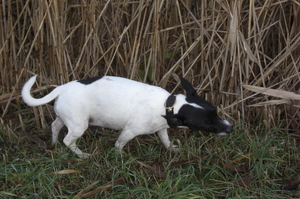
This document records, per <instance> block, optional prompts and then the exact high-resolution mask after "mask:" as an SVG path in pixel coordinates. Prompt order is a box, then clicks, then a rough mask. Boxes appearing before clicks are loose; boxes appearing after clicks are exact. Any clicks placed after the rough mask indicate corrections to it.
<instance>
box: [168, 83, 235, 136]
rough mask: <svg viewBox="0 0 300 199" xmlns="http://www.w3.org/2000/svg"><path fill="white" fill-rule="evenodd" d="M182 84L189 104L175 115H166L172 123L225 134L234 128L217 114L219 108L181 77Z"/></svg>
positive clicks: (194, 129)
mask: <svg viewBox="0 0 300 199" xmlns="http://www.w3.org/2000/svg"><path fill="white" fill-rule="evenodd" d="M181 85H182V87H183V88H184V90H185V91H186V93H187V96H186V101H187V102H188V103H187V104H185V105H183V106H182V107H180V109H179V111H178V113H177V114H175V115H171V116H164V117H165V118H166V119H167V120H168V121H170V124H172V125H173V126H170V127H175V126H185V127H188V128H189V129H191V130H193V131H198V130H203V131H208V132H211V133H214V134H220V135H225V134H228V133H230V132H231V131H232V130H233V128H232V126H231V125H230V124H229V122H227V121H226V120H223V119H221V118H220V117H219V116H218V114H217V108H216V107H215V106H213V105H211V104H210V103H209V102H208V101H206V100H205V99H203V98H201V97H200V96H198V95H197V92H196V90H195V89H194V87H193V86H192V84H191V83H190V82H188V81H187V80H186V79H184V78H182V79H181Z"/></svg>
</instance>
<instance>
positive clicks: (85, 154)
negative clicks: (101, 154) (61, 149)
mask: <svg viewBox="0 0 300 199" xmlns="http://www.w3.org/2000/svg"><path fill="white" fill-rule="evenodd" d="M77 155H78V157H79V158H81V159H87V158H89V157H90V156H91V155H92V154H90V153H82V154H77Z"/></svg>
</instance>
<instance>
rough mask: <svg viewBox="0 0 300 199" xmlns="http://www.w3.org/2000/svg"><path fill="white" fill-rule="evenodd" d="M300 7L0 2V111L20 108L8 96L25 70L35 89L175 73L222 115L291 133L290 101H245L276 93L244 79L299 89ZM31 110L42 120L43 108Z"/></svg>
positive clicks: (167, 81)
mask: <svg viewBox="0 0 300 199" xmlns="http://www.w3.org/2000/svg"><path fill="white" fill-rule="evenodd" d="M299 8H300V5H299V2H298V1H296V0H294V1H287V0H286V1H285V0H282V1H278V0H266V1H265V0H264V1H262V0H260V1H238V0H236V1H220V0H214V1H208V0H206V1H193V0H176V1H166V0H153V1H144V0H141V1H130V0H127V1H120V0H114V1H113V0H107V1H103V0H102V1H95V0H92V1H79V0H69V1H66V0H59V1H58V0H41V1H2V2H1V9H0V17H1V31H0V38H1V39H0V67H1V68H0V72H1V80H0V81H1V90H0V104H1V110H2V114H1V115H2V117H4V116H8V115H9V113H10V111H11V110H19V109H20V103H19V102H18V100H15V99H18V98H19V91H20V89H21V87H22V85H23V83H24V81H26V80H27V79H28V78H29V77H30V76H31V75H32V74H38V75H39V79H38V82H39V83H38V86H42V85H48V84H63V83H66V82H68V81H70V80H74V79H81V78H86V77H92V76H96V75H115V76H123V77H128V78H131V79H135V80H138V81H143V82H148V83H151V84H155V85H159V86H162V87H166V88H167V89H168V90H170V91H172V89H173V88H177V86H178V83H177V82H176V81H175V79H174V78H173V77H172V74H176V75H178V76H180V77H181V76H184V77H186V78H188V79H189V80H191V81H192V82H193V84H194V86H195V87H196V88H197V89H198V91H199V94H200V95H202V96H204V97H205V98H207V99H208V100H209V101H211V102H212V103H213V104H215V105H220V104H222V105H221V106H220V108H221V111H222V113H223V114H224V115H225V116H226V117H227V118H229V119H230V120H231V121H236V123H238V122H239V121H240V119H242V120H247V121H251V122H254V124H255V123H259V122H261V121H263V122H264V123H265V124H266V125H267V126H270V127H271V126H277V125H278V124H279V123H283V124H284V125H283V126H284V127H286V128H289V129H294V130H298V129H299V122H300V121H299V114H298V113H299V111H298V109H299V106H296V105H297V104H299V103H298V102H299V101H290V103H284V104H282V105H274V104H271V103H266V104H263V105H261V104H259V105H261V106H251V107H249V106H248V105H253V104H258V103H260V102H264V101H268V100H276V97H267V96H265V95H262V94H259V93H253V92H252V91H249V90H247V89H245V88H243V84H246V85H253V86H260V87H264V88H269V87H270V88H273V89H279V90H286V91H292V92H296V93H300V91H299V89H300V87H299V86H300V84H299V79H300V75H299V70H300V69H299V68H300V65H299V59H300V56H299V54H300V53H299V51H300V48H299V43H300V21H299V20H300V15H299V10H300V9H299ZM45 89H46V88H43V87H42V88H40V90H42V91H43V90H45ZM176 92H178V91H176ZM280 100H281V98H279V99H278V101H277V102H278V103H280ZM270 104H271V105H270ZM50 114H51V113H50ZM35 115H36V118H39V117H40V115H41V116H42V117H41V119H37V120H36V122H37V124H38V125H42V124H46V121H45V120H44V118H43V116H44V115H49V111H48V109H43V108H37V109H35ZM19 119H20V121H22V116H21V115H20V118H19ZM42 126H44V125H42Z"/></svg>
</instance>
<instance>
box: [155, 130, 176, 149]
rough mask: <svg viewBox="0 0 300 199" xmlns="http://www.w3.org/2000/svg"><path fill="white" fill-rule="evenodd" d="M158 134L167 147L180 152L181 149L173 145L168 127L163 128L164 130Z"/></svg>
mask: <svg viewBox="0 0 300 199" xmlns="http://www.w3.org/2000/svg"><path fill="white" fill-rule="evenodd" d="M158 136H159V138H160V140H161V141H162V143H163V144H164V145H165V147H166V148H167V149H171V150H173V151H174V152H179V151H180V149H179V148H178V146H177V145H172V144H171V141H170V139H169V135H168V132H167V129H163V130H160V131H158Z"/></svg>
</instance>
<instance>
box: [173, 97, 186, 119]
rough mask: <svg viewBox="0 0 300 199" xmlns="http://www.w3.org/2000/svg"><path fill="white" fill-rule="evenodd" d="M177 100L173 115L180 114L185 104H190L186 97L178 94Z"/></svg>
mask: <svg viewBox="0 0 300 199" xmlns="http://www.w3.org/2000/svg"><path fill="white" fill-rule="evenodd" d="M175 97H176V100H175V103H174V105H173V113H174V114H177V113H178V112H179V109H180V108H181V107H182V106H183V105H184V104H188V102H187V101H186V96H185V95H183V94H178V95H176V96H175Z"/></svg>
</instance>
